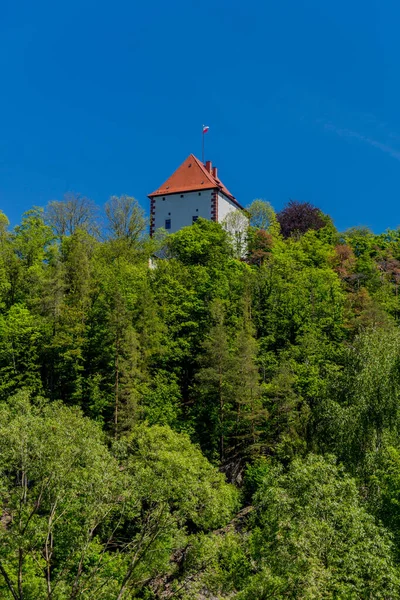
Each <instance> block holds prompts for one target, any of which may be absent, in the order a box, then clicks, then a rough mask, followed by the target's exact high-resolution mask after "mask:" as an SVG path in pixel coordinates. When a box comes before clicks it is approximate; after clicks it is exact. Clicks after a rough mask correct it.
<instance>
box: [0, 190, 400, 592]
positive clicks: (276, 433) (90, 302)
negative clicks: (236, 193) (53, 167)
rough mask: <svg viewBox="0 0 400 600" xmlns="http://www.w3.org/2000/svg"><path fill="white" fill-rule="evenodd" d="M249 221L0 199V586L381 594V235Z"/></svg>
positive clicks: (386, 460)
mask: <svg viewBox="0 0 400 600" xmlns="http://www.w3.org/2000/svg"><path fill="white" fill-rule="evenodd" d="M249 217H250V220H249V223H250V225H249V229H248V231H247V233H246V235H245V236H243V235H241V236H240V237H239V236H238V235H237V233H236V231H235V226H236V225H235V221H234V219H232V218H231V219H230V220H228V221H227V222H226V223H224V224H222V225H220V224H217V223H213V222H209V221H205V220H202V219H198V221H196V223H194V224H193V225H192V226H190V227H186V228H184V229H182V230H181V231H179V232H178V233H175V234H172V235H166V233H165V232H163V231H159V232H157V233H156V235H155V236H154V237H153V238H152V239H149V238H148V237H147V235H146V234H145V229H146V221H145V218H144V215H143V213H142V211H141V209H140V208H139V206H138V205H137V203H136V202H135V201H134V200H133V199H132V198H128V197H125V196H123V197H121V198H117V197H112V198H111V199H110V200H109V202H108V203H107V204H106V207H105V210H104V217H103V218H104V219H105V220H103V221H101V214H100V211H99V210H98V209H97V208H96V207H95V206H94V205H93V204H92V203H91V202H90V201H89V200H87V199H86V198H83V197H80V196H78V197H76V196H73V195H69V196H67V197H66V198H65V199H64V201H62V202H52V203H50V205H49V206H48V207H47V209H46V210H42V209H40V208H37V207H35V208H33V209H32V210H30V211H28V212H27V213H25V214H24V215H23V217H22V220H21V223H20V224H19V225H18V226H16V227H14V228H13V229H11V228H10V227H9V223H8V220H7V217H6V216H5V215H4V214H2V213H0V340H1V342H0V496H1V513H0V598H4V600H40V599H42V598H43V599H46V600H74V599H82V600H89V599H90V600H91V599H103V600H122V599H133V598H141V599H143V600H151V599H153V600H155V599H160V600H161V599H162V598H163V599H164V598H170V597H171V598H172V597H173V598H181V599H182V600H183V599H185V600H190V599H195V598H199V599H200V598H201V599H205V598H221V599H223V598H226V599H228V598H237V599H238V600H264V599H267V598H271V599H276V600H279V599H282V600H283V598H293V599H299V600H300V599H307V600H311V599H315V600H318V599H321V598H324V599H332V600H333V599H340V600H345V599H359V598H360V599H371V598H382V599H385V600H391V599H394V598H398V597H400V410H399V407H400V329H399V319H400V295H399V284H400V230H396V231H387V232H385V233H384V234H379V235H375V234H373V233H372V232H371V231H369V230H367V229H365V228H354V229H351V230H349V231H347V232H345V233H342V234H341V233H339V232H337V231H336V230H335V228H334V226H333V224H332V221H331V220H330V218H329V217H327V216H326V215H323V214H322V213H321V212H320V211H318V209H315V208H314V207H311V206H310V205H308V204H307V205H301V204H299V203H291V204H290V206H289V207H287V210H286V211H285V209H284V211H282V212H281V213H280V215H278V218H277V217H276V215H275V213H274V211H273V209H272V207H271V206H270V205H269V204H268V203H266V202H263V201H262V200H257V201H255V202H254V203H253V205H251V206H250V207H249ZM282 223H284V224H285V230H284V232H283V233H284V235H283V234H282V233H281V230H280V226H281V224H282Z"/></svg>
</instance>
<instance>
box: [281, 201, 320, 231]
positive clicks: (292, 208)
mask: <svg viewBox="0 0 400 600" xmlns="http://www.w3.org/2000/svg"><path fill="white" fill-rule="evenodd" d="M276 217H277V219H278V222H279V224H280V226H281V233H282V235H283V237H285V238H288V237H290V236H291V235H292V234H293V233H305V232H306V231H308V230H309V229H321V228H322V227H324V226H325V225H326V221H325V220H324V217H323V215H322V213H321V211H320V210H319V208H317V207H316V206H313V205H312V204H310V203H309V202H297V200H290V202H288V204H287V205H286V206H285V207H284V208H283V209H282V210H281V211H280V212H278V214H277V215H276Z"/></svg>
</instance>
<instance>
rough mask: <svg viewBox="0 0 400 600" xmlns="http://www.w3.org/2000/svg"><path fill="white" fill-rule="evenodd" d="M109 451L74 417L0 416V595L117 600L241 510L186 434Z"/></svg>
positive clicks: (134, 439) (166, 570)
mask: <svg viewBox="0 0 400 600" xmlns="http://www.w3.org/2000/svg"><path fill="white" fill-rule="evenodd" d="M113 453H114V455H113V454H112V453H111V452H110V450H109V449H108V447H107V445H106V443H105V439H104V436H103V434H102V432H101V430H100V428H99V427H98V426H97V425H96V424H95V423H93V422H92V421H91V420H90V419H87V418H85V417H82V415H81V413H80V411H79V410H77V409H71V408H67V407H65V406H62V405H60V404H58V403H52V404H46V403H43V402H42V403H41V404H40V403H39V405H37V406H35V405H33V404H32V403H31V402H29V398H28V397H27V395H26V394H25V393H21V392H20V393H19V394H18V395H16V396H14V397H13V398H11V399H10V402H9V404H8V405H7V404H5V403H3V404H2V405H1V406H0V472H1V476H0V491H1V494H2V497H3V504H2V514H1V523H2V526H1V531H0V595H1V597H2V598H4V599H5V600H6V599H13V600H37V599H38V598H44V599H46V600H53V599H54V598H55V599H57V600H77V599H78V598H80V599H82V600H92V599H93V598H96V600H97V599H99V600H116V599H117V598H118V599H119V600H122V599H125V598H130V597H135V596H137V595H139V594H146V592H147V593H150V589H149V584H150V583H151V582H152V580H154V579H155V578H156V577H157V578H162V577H163V576H173V574H174V571H175V569H174V563H173V561H172V560H171V559H172V555H173V552H174V551H175V550H177V549H178V550H179V551H180V552H183V551H184V549H185V548H186V547H187V546H188V544H189V541H190V536H196V535H199V536H201V535H202V534H205V533H208V532H210V531H212V530H213V529H214V528H216V527H219V526H221V525H224V524H225V523H226V522H227V521H228V520H229V518H230V517H231V515H232V513H233V511H234V510H235V509H236V508H237V505H238V494H237V492H236V490H235V489H234V488H233V487H232V486H229V485H227V484H226V483H225V481H224V477H223V475H222V474H221V473H219V472H218V471H217V469H215V468H214V467H212V466H211V465H210V464H209V463H208V461H207V460H206V459H205V458H204V456H203V455H202V454H201V452H200V450H199V449H197V448H196V447H194V446H193V445H192V444H191V443H190V441H189V439H188V437H187V436H185V435H179V434H176V433H174V432H172V431H171V430H170V429H169V428H168V427H153V428H148V427H146V426H144V425H142V426H140V427H136V428H135V429H134V431H132V432H131V434H130V435H129V437H127V438H124V439H123V440H120V441H118V442H116V443H115V445H114V448H113Z"/></svg>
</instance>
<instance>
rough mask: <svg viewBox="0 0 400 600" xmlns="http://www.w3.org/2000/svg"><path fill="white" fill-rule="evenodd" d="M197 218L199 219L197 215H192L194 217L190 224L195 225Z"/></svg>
mask: <svg viewBox="0 0 400 600" xmlns="http://www.w3.org/2000/svg"><path fill="white" fill-rule="evenodd" d="M198 218H199V215H194V217H192V223H196V221H197V219H198Z"/></svg>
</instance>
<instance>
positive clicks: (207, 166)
mask: <svg viewBox="0 0 400 600" xmlns="http://www.w3.org/2000/svg"><path fill="white" fill-rule="evenodd" d="M206 170H207V171H208V172H209V173H212V162H211V160H208V161H207V162H206Z"/></svg>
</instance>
